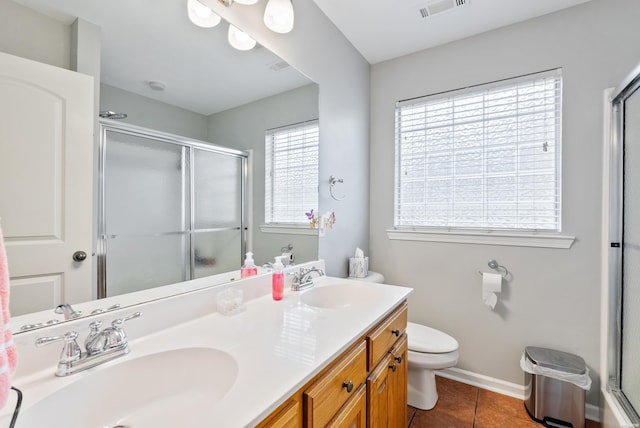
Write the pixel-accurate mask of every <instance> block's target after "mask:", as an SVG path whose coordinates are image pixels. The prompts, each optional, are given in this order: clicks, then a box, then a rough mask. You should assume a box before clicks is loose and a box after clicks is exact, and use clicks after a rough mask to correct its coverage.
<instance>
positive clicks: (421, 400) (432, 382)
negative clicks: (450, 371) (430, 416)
mask: <svg viewBox="0 0 640 428" xmlns="http://www.w3.org/2000/svg"><path fill="white" fill-rule="evenodd" d="M408 393H409V395H408V397H407V401H408V403H409V405H410V406H412V407H416V408H418V409H420V410H431V409H433V407H434V406H435V405H436V403H437V402H438V391H437V390H436V372H435V370H429V369H413V370H412V369H411V364H409V376H408Z"/></svg>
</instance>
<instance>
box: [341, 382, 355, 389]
mask: <svg viewBox="0 0 640 428" xmlns="http://www.w3.org/2000/svg"><path fill="white" fill-rule="evenodd" d="M342 387H343V388H347V392H351V391H353V382H352V381H349V382H347V381H346V380H345V381H344V382H342Z"/></svg>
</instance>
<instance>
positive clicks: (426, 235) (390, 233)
mask: <svg viewBox="0 0 640 428" xmlns="http://www.w3.org/2000/svg"><path fill="white" fill-rule="evenodd" d="M387 237H388V238H389V239H391V240H400V241H423V242H448V243H456V244H484V245H505V246H512V247H537V248H559V249H568V248H571V246H572V245H573V243H574V242H575V240H576V237H575V236H570V235H560V234H554V233H535V232H529V233H515V232H503V231H493V232H485V231H481V232H480V231H478V232H476V231H461V230H457V231H447V230H427V229H421V230H416V229H390V230H387Z"/></svg>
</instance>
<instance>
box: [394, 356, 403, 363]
mask: <svg viewBox="0 0 640 428" xmlns="http://www.w3.org/2000/svg"><path fill="white" fill-rule="evenodd" d="M394 360H396V361H397V362H398V364H402V356H399V357H395V358H394Z"/></svg>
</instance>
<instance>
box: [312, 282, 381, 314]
mask: <svg viewBox="0 0 640 428" xmlns="http://www.w3.org/2000/svg"><path fill="white" fill-rule="evenodd" d="M379 294H380V293H379V292H378V290H376V289H374V288H373V287H371V286H369V285H363V284H358V283H348V282H339V283H334V284H327V285H322V286H320V287H314V288H312V289H310V290H308V291H306V292H304V293H302V294H301V295H300V301H301V302H302V303H304V304H306V305H309V306H314V307H316V308H323V309H338V308H347V307H350V306H359V305H367V304H369V303H372V302H373V301H374V300H375V299H376V298H377V297H378V296H379Z"/></svg>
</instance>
